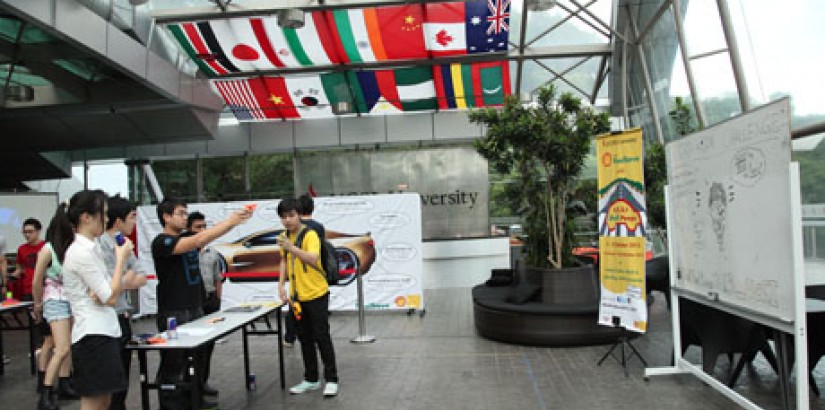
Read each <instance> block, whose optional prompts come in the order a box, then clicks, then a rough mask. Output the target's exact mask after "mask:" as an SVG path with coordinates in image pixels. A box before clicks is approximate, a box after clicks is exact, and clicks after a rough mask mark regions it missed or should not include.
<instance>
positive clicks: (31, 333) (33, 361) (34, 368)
mask: <svg viewBox="0 0 825 410" xmlns="http://www.w3.org/2000/svg"><path fill="white" fill-rule="evenodd" d="M26 316H28V317H29V353H30V356H29V370H30V371H31V374H32V375H35V374H37V364H36V361H37V358H36V357H35V356H34V351H35V349H36V348H35V346H34V318H33V317H32V312H26Z"/></svg>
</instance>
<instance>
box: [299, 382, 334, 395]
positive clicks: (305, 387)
mask: <svg viewBox="0 0 825 410" xmlns="http://www.w3.org/2000/svg"><path fill="white" fill-rule="evenodd" d="M320 387H321V382H314V383H313V382H308V381H306V380H304V381H302V382H300V383H298V384H296V385H294V386H292V387H290V388H289V392H290V393H292V394H301V393H306V392H308V391H310V390H318V389H319V388H320ZM336 390H337V389H336Z"/></svg>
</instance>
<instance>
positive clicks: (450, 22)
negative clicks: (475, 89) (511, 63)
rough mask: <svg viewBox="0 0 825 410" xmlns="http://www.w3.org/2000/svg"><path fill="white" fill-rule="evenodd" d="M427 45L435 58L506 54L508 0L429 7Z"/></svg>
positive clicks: (425, 28) (425, 30)
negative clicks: (476, 54) (488, 53)
mask: <svg viewBox="0 0 825 410" xmlns="http://www.w3.org/2000/svg"><path fill="white" fill-rule="evenodd" d="M425 7H426V21H425V23H424V35H425V44H426V47H427V50H428V51H429V52H430V55H431V56H433V57H438V56H447V55H462V54H473V53H485V52H500V51H507V40H508V37H509V30H510V27H509V19H510V13H509V7H510V1H509V0H497V1H494V0H489V1H488V0H483V1H470V2H456V3H434V4H427V5H426V6H425Z"/></svg>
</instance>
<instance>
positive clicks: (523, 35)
mask: <svg viewBox="0 0 825 410" xmlns="http://www.w3.org/2000/svg"><path fill="white" fill-rule="evenodd" d="M528 14H529V10H527V9H526V8H523V10H522V11H521V29H520V30H519V42H518V55H524V49H525V47H527V46H528V44H526V43H525V41H526V40H527V15H528ZM523 70H524V60H523V59H522V60H518V61H517V62H516V90H515V91H516V95H518V96H519V99H521V78H522V71H523Z"/></svg>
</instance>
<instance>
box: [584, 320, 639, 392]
mask: <svg viewBox="0 0 825 410" xmlns="http://www.w3.org/2000/svg"><path fill="white" fill-rule="evenodd" d="M613 327H618V328H621V334H620V335H619V338H618V339H616V342H614V343H613V346H610V349H608V350H607V353H605V354H604V356H602V358H601V359H599V362H598V363H596V365H597V366H601V365H602V363H604V361H605V359H607V357H608V356H613V351H614V350H616V347H618V346H621V347H622V358H621V360H619V358H618V357H616V356H613V359H615V360H616V361H617V362H619V363H621V364H622V368H624V377H625V378H627V377H630V376H629V375H628V372H627V362H628V361H630V359H632V358H633V356H636V357H638V358H639V360H641V361H642V364H643V365H644V366H645V367H647V361H646V360H645V358H644V357H642V354H641V353H639V351H638V350H636V347H635V346H633V343H630V338H629V337H628V332H627V328H626V327H624V326H622V324H621V318H620V317H618V316H613ZM628 349H629V350H630V352H628ZM628 353H629V354H628Z"/></svg>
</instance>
